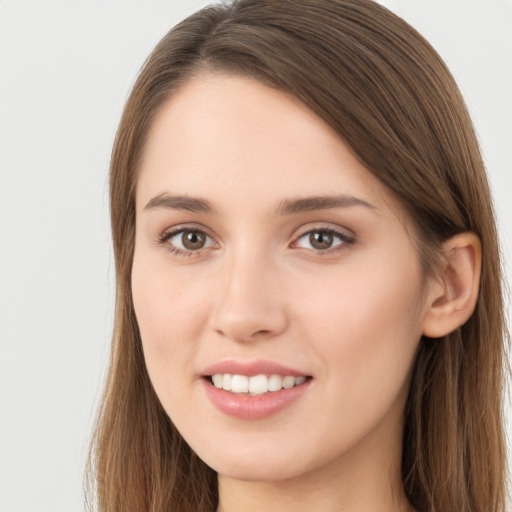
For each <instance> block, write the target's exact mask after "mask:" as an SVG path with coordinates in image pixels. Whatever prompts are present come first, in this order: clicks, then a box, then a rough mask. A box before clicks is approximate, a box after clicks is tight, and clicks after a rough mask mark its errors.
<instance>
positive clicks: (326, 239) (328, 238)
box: [309, 231, 332, 249]
mask: <svg viewBox="0 0 512 512" xmlns="http://www.w3.org/2000/svg"><path fill="white" fill-rule="evenodd" d="M309 241H310V243H311V245H312V246H313V247H314V248H315V249H329V247H330V246H331V245H332V234H331V233H326V232H321V231H320V232H319V231H317V232H316V233H311V234H310V235H309Z"/></svg>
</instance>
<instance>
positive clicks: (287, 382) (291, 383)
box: [283, 377, 295, 389]
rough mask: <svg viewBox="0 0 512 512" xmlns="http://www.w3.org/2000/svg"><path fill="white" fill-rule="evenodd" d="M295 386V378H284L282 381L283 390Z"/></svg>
mask: <svg viewBox="0 0 512 512" xmlns="http://www.w3.org/2000/svg"><path fill="white" fill-rule="evenodd" d="M294 385H295V377H285V378H284V379H283V388H284V389H290V388H293V386H294Z"/></svg>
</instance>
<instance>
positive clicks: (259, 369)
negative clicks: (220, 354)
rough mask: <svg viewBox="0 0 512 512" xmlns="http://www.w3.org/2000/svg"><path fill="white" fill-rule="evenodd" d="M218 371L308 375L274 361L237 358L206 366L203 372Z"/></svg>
mask: <svg viewBox="0 0 512 512" xmlns="http://www.w3.org/2000/svg"><path fill="white" fill-rule="evenodd" d="M216 373H230V374H231V375H246V376H247V377H253V376H255V375H262V374H263V375H282V376H288V375H289V376H292V377H306V376H308V374H306V373H304V372H301V371H299V370H296V369H294V368H290V367H288V366H284V365H282V364H280V363H276V362H274V361H265V360H262V359H258V360H252V361H241V360H236V359H226V360H223V361H219V362H217V363H214V364H212V365H210V366H208V367H206V368H205V369H204V370H203V371H202V372H201V374H202V375H203V376H210V375H215V374H216Z"/></svg>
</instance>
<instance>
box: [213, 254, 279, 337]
mask: <svg viewBox="0 0 512 512" xmlns="http://www.w3.org/2000/svg"><path fill="white" fill-rule="evenodd" d="M222 272H223V279H222V289H221V290H219V296H218V300H217V308H216V312H215V314H214V328H215V330H216V331H217V332H219V333H221V334H222V335H224V336H227V337H229V338H232V339H234V340H237V341H250V340H255V339H261V338H268V337H272V336H275V335H277V334H279V333H281V332H282V331H283V330H284V329H285V328H286V324H287V318H286V311H285V304H284V296H283V294H282V290H283V289H282V286H281V284H282V283H280V281H281V276H282V272H280V271H279V268H278V265H277V262H276V261H275V259H274V258H272V255H271V254H270V252H269V251H268V250H265V248H264V247H260V248H258V249H255V247H254V245H252V244H247V245H241V246H239V247H237V248H236V249H235V248H233V250H232V251H231V253H230V255H229V257H226V260H225V261H224V266H223V270H222Z"/></svg>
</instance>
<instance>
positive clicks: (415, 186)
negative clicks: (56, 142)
mask: <svg viewBox="0 0 512 512" xmlns="http://www.w3.org/2000/svg"><path fill="white" fill-rule="evenodd" d="M204 70H212V71H221V72H227V73H235V74H241V75H244V76H249V77H253V78H255V79H257V80H259V81H261V82H263V83H264V84H267V85H269V86H270V87H275V88H278V89H281V90H285V91H288V92H290V93H292V94H294V95H295V96H296V97H297V98H299V99H300V100H301V101H302V102H303V103H304V104H306V105H307V106H308V107H309V108H310V109H311V110H312V111H314V112H315V113H316V114H317V115H318V116H320V117H321V118H322V119H323V120H324V121H325V122H327V123H328V124H329V125H330V126H331V127H332V128H333V129H334V130H336V132H337V133H338V134H339V136H340V138H341V139H343V141H344V142H345V143H346V144H348V145H349V147H350V148H351V149H352V151H353V153H354V154H355V155H356V156H357V158H359V160H360V161H361V162H362V163H363V164H364V165H365V166H366V168H367V169H368V170H369V171H370V172H371V173H373V174H374V175H375V176H376V177H377V178H378V179H379V180H381V182H383V183H384V184H385V185H386V186H387V187H388V188H389V189H390V190H391V191H392V192H393V193H394V194H395V196H396V197H397V198H398V199H399V200H400V201H401V202H402V203H403V204H404V205H405V207H406V208H408V210H409V212H410V214H411V216H412V218H413V219H414V222H415V224H416V227H417V228H418V231H419V233H420V237H419V241H418V243H417V245H418V247H417V249H418V254H419V257H420V259H421V261H422V263H423V265H424V268H425V271H426V273H433V272H435V271H436V262H437V261H439V254H440V246H441V243H442V242H443V241H444V240H446V239H448V238H449V237H451V236H453V235H455V234H457V233H460V232H463V231H472V232H474V233H476V234H477V235H478V236H479V237H480V240H481V243H482V248H483V266H482V275H481V283H480V295H479V299H478V302H477V305H476V309H475V311H474V314H473V315H472V317H471V318H470V319H469V321H468V322H467V323H466V324H465V325H463V326H462V327H460V328H459V329H457V330H456V331H455V332H453V333H451V334H449V335H448V336H445V337H444V338H441V339H427V338H423V339H422V340H421V342H420V348H419V351H418V354H417V358H416V361H415V367H414V373H413V378H412V381H411V385H410V392H409V397H408V401H407V405H406V411H405V424H404V437H403V454H402V474H403V484H404V489H405V492H406V495H407V497H408V499H409V501H410V502H411V504H412V505H413V506H414V507H415V508H416V509H417V510H418V511H419V512H470V511H471V512H503V511H504V509H505V448H504V439H503V438H504V435H503V426H502V402H501V401H502V386H503V380H504V375H503V374H504V368H503V367H504V339H505V323H504V318H503V316H504V315H503V301H502V291H501V282H502V281H501V273H500V262H499V251H498V243H497V235H496V228H495V221H494V214H493V207H492V202H491V196H490V192H489V187H488V183H487V178H486V175H485V170H484V165H483V163H482V158H481V154H480V151H479V148H478V144H477V140H476V137H475V133H474V129H473V126H472V123H471V120H470V118H469V115H468V112H467V109H466V107H465V104H464V101H463V99H462V97H461V94H460V92H459V90H458V88H457V86H456V84H455V82H454V80H453V78H452V76H451V75H450V73H449V71H448V70H447V68H446V66H445V64H444V63H443V61H442V60H441V58H440V57H439V56H438V54H437V53H436V52H435V51H434V50H433V48H432V47H431V46H430V45H429V44H428V42H427V41H425V39H423V38H422V37H421V36H420V35H419V34H418V33H417V32H416V31H415V30H414V29H413V28H412V27H410V26H409V25H408V24H407V23H405V22H404V21H403V20H402V19H400V18H399V17H397V16H395V15H394V14H392V13H391V12H389V11H388V10H386V9H385V8H383V7H381V6H379V5H378V4H376V3H374V2H372V1H370V0H238V1H237V0H235V1H234V2H229V3H223V4H219V5H214V6H211V7H208V8H205V9H203V10H201V11H199V12H197V13H196V14H194V15H192V16H190V17H189V18H187V19H186V20H185V21H183V22H181V23H180V24H178V25H177V26H176V27H174V28H173V29H172V30H171V31H170V32H169V33H168V34H167V35H166V36H165V37H164V38H163V39H162V41H161V42H160V43H159V44H158V46H157V47H156V48H155V50H154V51H153V53H152V54H151V55H150V57H149V58H148V60H147V61H146V63H145V65H144V67H143V69H142V71H141V73H140V76H139V78H138V80H137V82H136V83H135V85H134V87H133V90H132V92H131V95H130V97H129V99H128V101H127V104H126V107H125V110H124V113H123V116H122V120H121V123H120V126H119V130H118V132H117V137H116V140H115V145H114V149H113V153H112V161H111V171H110V200H111V218H112V232H113V241H114V254H115V265H116V278H117V295H116V297H117V299H116V313H115V329H114V336H113V344H112V354H111V365H110V370H109V373H108V378H107V383H106V390H105V394H104V397H103V401H102V405H101V409H100V411H99V417H98V422H97V427H96V431H95V435H94V439H93V444H92V448H91V459H90V477H91V480H90V481H89V483H90V485H91V487H92V488H93V491H94V492H93V494H94V496H95V497H96V499H95V501H97V507H98V509H99V510H100V511H102V512H107V511H108V512H130V511H133V512H141V511H144V512H150V511H151V512H164V511H176V512H186V511H194V512H196V511H206V512H211V510H213V509H214V507H215V506H216V503H217V482H216V474H215V472H214V471H213V470H212V469H211V468H209V467H208V466H206V464H204V463H203V462H202V461H201V460H200V459H199V458H198V457H197V456H196V455H195V454H194V453H193V452H192V450H191V449H190V448H189V447H188V445H187V444H186V442H185V441H184V440H183V439H182V437H181V436H180V434H179V433H178V432H177V430H176V429H175V428H174V426H173V424H172V422H171V421H170V419H169V417H168V416H167V414H166V413H165V411H164V410H163V408H162V407H161V405H160V403H159V401H158V399H157V396H156V395H155V393H154V391H153V388H152V386H151V382H150V379H149V377H148V374H147V371H146V367H145V363H144V357H143V353H142V348H141V340H140V335H139V331H138V327H137V321H136V318H135V314H134V309H133V304H132V296H131V288H130V280H131V266H132V258H133V250H134V238H135V186H136V177H137V166H138V162H139V160H140V157H141V154H142V153H143V151H144V143H145V140H146V137H147V133H148V129H149V127H150V126H151V123H152V119H153V118H154V116H155V113H156V112H157V111H158V110H159V108H160V106H161V105H162V104H163V103H164V102H165V101H166V99H168V98H169V96H170V95H172V94H173V92H175V91H176V89H177V88H178V87H180V86H181V85H183V84H184V83H186V82H187V81H188V80H190V79H191V78H193V76H194V75H195V74H196V73H199V72H202V71H204Z"/></svg>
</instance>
